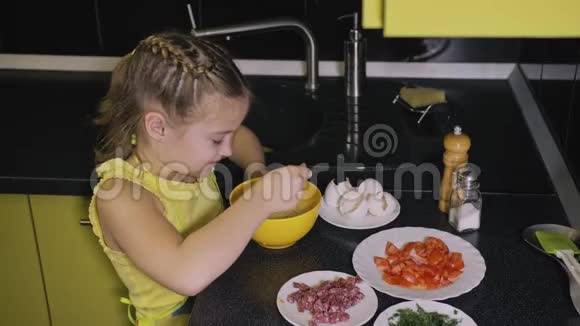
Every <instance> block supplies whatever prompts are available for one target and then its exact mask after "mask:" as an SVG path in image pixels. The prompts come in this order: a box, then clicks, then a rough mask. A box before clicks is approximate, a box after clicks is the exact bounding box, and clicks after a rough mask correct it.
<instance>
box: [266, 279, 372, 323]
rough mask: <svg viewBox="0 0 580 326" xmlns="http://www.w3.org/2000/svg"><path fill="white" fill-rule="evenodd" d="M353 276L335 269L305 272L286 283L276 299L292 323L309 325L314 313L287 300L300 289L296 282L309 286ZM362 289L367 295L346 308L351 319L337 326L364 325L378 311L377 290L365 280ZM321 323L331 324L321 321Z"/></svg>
mask: <svg viewBox="0 0 580 326" xmlns="http://www.w3.org/2000/svg"><path fill="white" fill-rule="evenodd" d="M348 276H352V275H349V274H346V273H341V272H335V271H314V272H308V273H304V274H300V275H298V276H295V277H293V278H291V279H290V280H288V282H286V283H284V285H282V287H281V288H280V291H278V296H277V299H276V305H277V306H278V310H279V311H280V314H282V316H283V317H284V318H285V319H286V320H287V321H288V322H289V323H291V324H292V325H296V326H308V321H309V320H311V319H312V315H311V314H310V312H308V311H304V312H299V311H298V305H297V304H296V303H289V302H287V298H288V295H289V294H291V293H293V292H296V291H298V289H297V288H295V287H294V286H293V283H294V282H300V283H304V284H306V285H308V286H316V285H318V284H320V282H322V281H327V280H330V281H332V280H335V279H338V278H340V277H348ZM357 286H358V287H359V289H360V291H361V292H362V293H363V294H364V295H365V297H364V298H363V299H362V301H361V302H359V303H358V304H356V305H355V306H352V307H350V308H348V309H347V310H346V312H347V313H348V314H349V315H350V319H349V320H348V321H345V322H340V323H336V324H333V325H336V326H359V325H363V324H364V323H366V322H367V321H369V320H370V319H371V318H372V317H373V316H374V315H375V312H376V311H377V308H378V300H377V295H376V293H375V291H374V290H373V289H372V288H371V287H370V286H368V284H366V283H365V282H361V283H358V284H357ZM319 325H321V326H323V325H329V324H323V323H320V324H319Z"/></svg>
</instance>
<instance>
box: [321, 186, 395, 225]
mask: <svg viewBox="0 0 580 326" xmlns="http://www.w3.org/2000/svg"><path fill="white" fill-rule="evenodd" d="M385 196H386V198H387V211H386V213H385V215H383V216H373V215H370V214H368V215H366V216H365V217H361V218H359V219H352V218H349V217H346V216H344V215H342V214H341V213H340V212H339V211H338V208H336V207H330V206H328V205H327V204H326V202H325V201H324V200H322V204H321V205H320V210H319V211H318V215H320V217H322V219H323V220H325V221H326V222H328V223H330V224H332V225H335V226H338V227H341V228H346V229H355V230H362V229H373V228H377V227H380V226H384V225H387V224H389V223H391V222H392V221H394V220H395V219H396V218H397V217H398V216H399V214H400V213H401V205H400V204H399V201H398V200H397V199H396V198H395V197H393V195H391V194H390V193H388V192H385Z"/></svg>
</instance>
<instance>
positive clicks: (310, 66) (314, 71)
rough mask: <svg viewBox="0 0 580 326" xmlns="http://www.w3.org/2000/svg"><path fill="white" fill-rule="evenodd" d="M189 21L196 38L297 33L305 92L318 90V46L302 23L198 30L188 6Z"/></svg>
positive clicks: (258, 23)
mask: <svg viewBox="0 0 580 326" xmlns="http://www.w3.org/2000/svg"><path fill="white" fill-rule="evenodd" d="M187 9H188V12H189V19H190V20H191V25H192V29H191V34H192V35H194V36H197V37H205V36H218V35H226V36H229V35H232V34H241V33H248V32H266V31H277V30H285V29H289V30H294V31H296V32H299V33H300V35H301V36H302V39H303V40H304V43H305V44H306V74H307V79H306V90H308V91H311V92H314V91H316V89H317V88H318V46H317V44H316V39H314V35H313V34H312V31H311V30H310V29H309V28H308V27H307V26H306V25H305V24H304V23H302V22H300V21H299V20H296V19H292V18H279V19H267V20H260V21H253V22H247V23H242V24H233V25H227V26H221V27H212V28H206V29H198V28H197V26H196V24H195V19H194V17H193V12H192V11H191V6H190V5H189V4H188V5H187Z"/></svg>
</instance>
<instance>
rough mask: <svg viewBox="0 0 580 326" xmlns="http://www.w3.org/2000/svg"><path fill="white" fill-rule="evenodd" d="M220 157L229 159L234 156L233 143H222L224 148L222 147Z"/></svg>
mask: <svg viewBox="0 0 580 326" xmlns="http://www.w3.org/2000/svg"><path fill="white" fill-rule="evenodd" d="M220 155H221V156H223V157H229V156H231V155H232V142H231V141H225V142H223V143H222V146H220Z"/></svg>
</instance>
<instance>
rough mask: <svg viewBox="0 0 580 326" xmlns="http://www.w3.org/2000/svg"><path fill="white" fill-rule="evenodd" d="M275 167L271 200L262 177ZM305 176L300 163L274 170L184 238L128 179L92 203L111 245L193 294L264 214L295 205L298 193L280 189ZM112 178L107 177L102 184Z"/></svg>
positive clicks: (296, 186) (300, 183) (226, 263)
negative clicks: (249, 194) (137, 194)
mask: <svg viewBox="0 0 580 326" xmlns="http://www.w3.org/2000/svg"><path fill="white" fill-rule="evenodd" d="M276 171H281V172H282V173H283V174H282V176H283V178H282V179H284V178H286V179H285V180H286V181H285V182H286V183H285V184H283V183H282V182H284V181H280V180H279V179H280V178H278V177H272V178H271V179H270V183H269V188H268V191H271V192H270V197H269V198H271V199H269V200H265V199H264V186H263V183H265V182H263V180H264V179H266V178H270V176H272V174H274V173H276ZM309 177H310V171H309V170H308V169H307V168H306V167H304V166H288V167H286V168H283V169H279V170H275V171H272V172H270V173H268V174H267V175H266V176H264V178H263V179H262V180H260V181H259V182H257V183H256V184H255V186H254V187H252V188H251V190H252V197H251V199H248V200H238V201H236V202H235V203H234V204H233V205H231V206H230V207H229V208H228V209H226V210H225V211H224V212H223V213H222V214H220V215H219V216H218V217H216V218H215V219H214V220H213V221H211V222H210V223H208V224H207V225H205V226H203V227H202V228H200V229H198V230H197V231H195V232H193V233H191V234H190V235H189V236H187V237H186V238H183V237H182V236H181V235H180V234H179V233H178V232H177V230H175V228H174V227H173V226H172V225H171V224H170V223H169V222H168V221H167V220H166V219H165V218H164V216H163V212H162V208H161V206H160V204H159V202H158V200H157V198H156V197H155V196H154V195H153V194H151V193H150V192H148V191H146V190H142V191H141V196H140V198H138V199H134V198H133V193H132V192H133V190H134V186H133V184H131V183H130V182H128V181H117V182H123V187H122V189H121V192H120V194H119V195H118V196H117V197H116V198H115V199H113V200H104V199H99V198H97V201H96V205H97V210H98V213H99V220H100V223H101V227H102V229H103V233H104V234H105V242H107V244H108V245H109V246H110V247H113V248H115V247H118V250H120V251H122V252H124V253H125V254H126V255H127V256H128V257H129V259H131V261H132V262H133V263H134V264H135V265H136V266H137V268H139V269H140V270H141V271H143V272H144V273H145V274H147V275H149V277H151V278H152V279H154V280H156V281H157V282H158V283H160V284H162V285H164V286H165V287H167V288H169V289H172V290H173V291H176V292H178V293H182V294H184V295H196V294H197V293H199V292H200V291H202V290H203V289H204V288H205V287H206V286H208V285H209V284H210V283H211V282H213V281H214V280H215V279H216V278H217V277H218V276H219V275H221V274H222V273H223V272H225V271H226V270H227V269H228V268H229V267H230V266H231V264H232V263H233V262H234V261H235V260H236V259H237V257H238V256H239V255H240V254H241V253H242V251H243V250H244V248H245V247H246V245H247V244H248V242H249V241H250V239H251V237H252V234H253V233H254V231H255V229H256V228H257V227H258V226H259V225H260V223H261V222H262V221H263V220H264V219H265V218H266V217H267V216H268V215H270V214H271V213H272V212H275V211H279V210H286V209H291V208H294V207H295V206H296V204H297V203H298V199H297V198H298V197H296V196H293V198H282V197H281V195H280V194H282V193H284V191H283V188H286V187H291V188H290V189H291V191H292V192H291V193H296V190H301V189H303V188H304V185H305V182H306V180H307V179H308V178H309ZM114 181H115V180H108V181H107V182H105V184H104V185H103V188H106V187H107V186H110V185H107V183H109V182H111V183H113V182H114ZM272 196H273V197H272ZM294 197H296V198H294ZM107 235H108V237H107ZM111 244H114V245H113V246H112V245H111Z"/></svg>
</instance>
